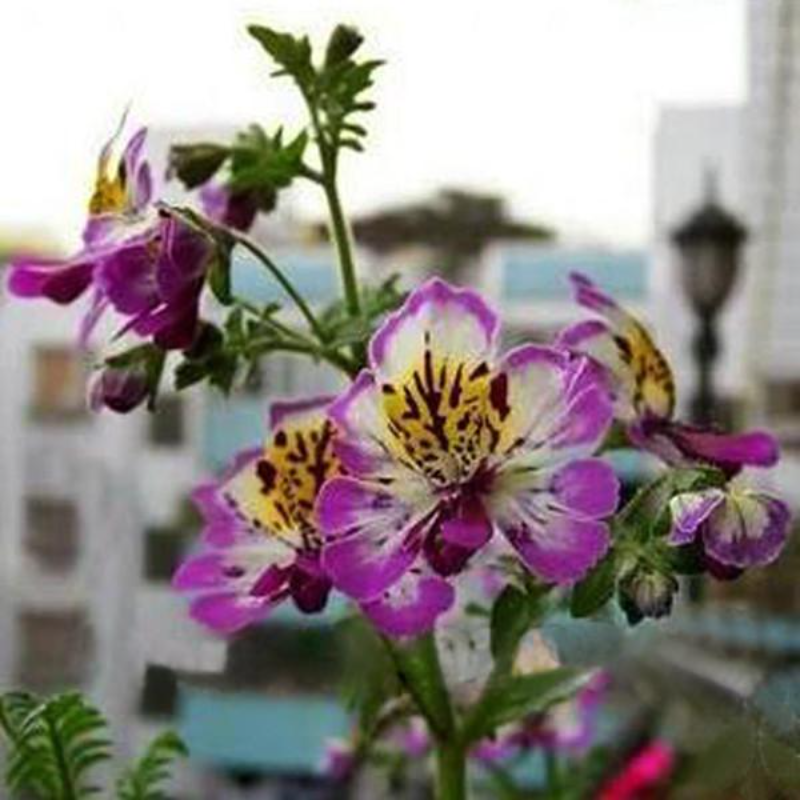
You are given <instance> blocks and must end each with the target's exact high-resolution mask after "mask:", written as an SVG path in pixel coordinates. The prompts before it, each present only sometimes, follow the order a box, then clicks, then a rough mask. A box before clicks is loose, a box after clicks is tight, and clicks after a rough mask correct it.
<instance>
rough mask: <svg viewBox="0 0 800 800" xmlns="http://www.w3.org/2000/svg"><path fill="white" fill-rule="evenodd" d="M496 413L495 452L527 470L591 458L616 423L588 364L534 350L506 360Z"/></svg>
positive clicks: (495, 388) (495, 386)
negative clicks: (570, 460) (497, 443)
mask: <svg viewBox="0 0 800 800" xmlns="http://www.w3.org/2000/svg"><path fill="white" fill-rule="evenodd" d="M492 407H493V410H494V411H495V412H496V413H497V420H498V422H497V425H498V429H499V431H500V442H499V446H498V448H497V450H498V451H499V452H500V453H503V454H504V455H506V456H507V457H508V458H509V459H510V461H511V462H512V463H514V464H518V465H525V466H528V467H532V466H542V465H546V464H548V463H558V462H561V461H565V460H567V459H569V458H574V457H578V456H582V455H590V454H591V453H592V452H593V451H594V450H595V449H596V448H597V446H598V445H599V444H600V442H601V441H602V440H603V438H604V437H605V435H606V432H607V431H608V428H609V426H610V424H611V422H612V419H613V409H612V405H611V398H610V396H609V394H608V391H607V389H606V386H605V384H604V382H603V381H602V379H601V376H600V374H599V373H598V372H597V370H596V369H595V368H594V366H593V365H592V363H591V362H590V361H589V360H588V359H586V358H582V357H581V358H573V357H570V356H568V355H565V354H564V353H562V352H560V351H557V350H554V349H552V348H548V347H539V346H536V345H525V346H523V347H519V348H517V349H515V350H512V351H511V352H510V353H508V355H507V356H506V357H505V358H504V360H503V362H502V364H501V365H500V368H499V370H498V374H497V376H496V377H495V378H494V379H493V381H492ZM503 409H505V413H504V412H503Z"/></svg>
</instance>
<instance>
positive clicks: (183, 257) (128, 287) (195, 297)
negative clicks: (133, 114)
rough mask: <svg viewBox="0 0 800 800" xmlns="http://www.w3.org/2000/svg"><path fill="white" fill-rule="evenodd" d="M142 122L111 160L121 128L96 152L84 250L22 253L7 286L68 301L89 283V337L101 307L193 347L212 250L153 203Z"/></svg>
mask: <svg viewBox="0 0 800 800" xmlns="http://www.w3.org/2000/svg"><path fill="white" fill-rule="evenodd" d="M146 133H147V132H146V129H144V128H142V129H141V130H139V131H137V133H136V134H134V136H133V137H132V138H131V140H130V142H129V143H128V145H127V146H126V147H125V149H124V151H123V154H122V156H121V158H120V159H119V162H118V163H117V164H116V167H113V166H112V161H113V159H112V154H113V150H114V147H115V143H116V139H117V136H118V135H119V132H118V133H117V134H115V136H114V137H113V138H112V139H111V141H109V142H108V143H107V144H106V145H105V147H104V148H103V150H102V153H101V155H100V160H99V165H98V174H97V178H96V182H95V189H94V193H93V195H92V198H91V201H90V203H89V219H88V222H87V224H86V227H85V230H84V235H83V247H82V248H81V250H80V251H79V252H78V253H76V254H74V255H73V256H70V257H69V258H67V259H64V260H61V261H59V260H52V259H36V258H27V257H26V258H22V259H18V260H17V261H15V262H13V263H12V264H11V270H10V275H9V280H8V287H9V290H10V291H11V293H12V294H15V295H17V296H18V297H25V298H34V297H45V298H47V299H49V300H52V301H54V302H56V303H60V304H69V303H72V302H74V301H75V300H77V299H78V298H80V297H81V296H83V295H84V294H85V293H86V292H87V291H88V290H89V289H91V290H92V292H91V294H92V297H91V299H90V302H89V307H88V310H87V312H86V314H85V315H84V318H83V321H82V323H81V334H80V338H81V341H82V342H84V343H85V342H86V341H88V338H89V336H90V334H91V332H92V331H93V330H94V328H95V327H96V325H97V323H98V321H99V320H100V318H101V317H102V316H103V314H104V313H105V312H106V311H107V310H108V309H109V308H113V309H114V310H115V311H116V312H117V313H118V314H119V315H121V316H122V317H123V318H124V324H123V327H122V330H121V331H120V332H121V333H124V332H129V331H133V332H135V333H136V334H138V335H139V336H141V337H146V338H152V340H153V342H155V343H156V344H157V345H158V346H159V347H162V348H164V349H173V348H175V349H185V348H187V347H189V346H191V344H192V342H193V341H194V338H195V336H196V334H197V330H198V317H199V303H200V294H201V292H202V289H203V285H204V282H205V277H206V273H207V271H208V269H209V267H210V265H211V260H212V256H213V252H214V248H213V245H212V243H211V241H210V239H209V238H208V237H207V236H206V235H205V234H204V233H202V232H201V231H199V230H196V229H195V228H192V227H190V226H189V225H188V224H186V223H185V222H183V221H182V220H180V219H178V218H176V217H173V216H170V215H168V214H166V213H165V212H159V211H157V209H156V208H155V206H153V205H152V204H151V202H150V201H151V197H152V182H151V177H150V167H149V165H148V164H147V162H146V161H144V160H143V156H142V153H143V148H144V143H145V138H146Z"/></svg>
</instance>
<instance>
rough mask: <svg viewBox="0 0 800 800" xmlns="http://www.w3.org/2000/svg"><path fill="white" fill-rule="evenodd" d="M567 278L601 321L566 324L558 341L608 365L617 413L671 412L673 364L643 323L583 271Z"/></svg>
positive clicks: (580, 300)
mask: <svg viewBox="0 0 800 800" xmlns="http://www.w3.org/2000/svg"><path fill="white" fill-rule="evenodd" d="M570 278H571V280H572V284H573V287H574V290H575V298H576V300H577V302H578V303H580V305H582V306H584V308H588V309H590V310H592V311H595V312H596V313H598V314H600V315H601V316H602V317H603V318H604V322H600V324H597V322H595V323H594V324H590V323H580V324H579V325H578V326H574V327H572V328H569V329H567V330H566V331H565V332H563V333H562V334H561V335H560V337H559V339H558V343H559V344H560V345H561V346H563V347H569V348H570V349H572V350H575V351H578V352H582V353H586V354H587V355H589V356H591V357H592V358H594V359H595V360H596V361H597V362H599V363H600V364H602V366H604V367H605V368H606V369H607V370H608V371H609V373H610V375H611V376H612V377H613V379H614V381H615V385H616V392H617V401H618V406H619V412H620V416H621V417H623V418H626V419H629V418H630V417H631V416H639V417H641V416H647V415H651V416H654V417H658V418H663V419H667V418H669V417H671V416H672V413H673V411H674V408H675V382H674V380H673V377H672V370H671V368H670V366H669V362H668V361H667V359H666V357H665V356H664V354H663V353H662V352H661V350H659V348H658V347H657V346H656V344H655V342H654V341H653V339H652V337H651V336H650V334H649V333H648V332H647V329H646V328H645V327H644V325H642V324H641V322H639V321H638V320H637V319H636V318H635V317H634V316H633V315H632V314H629V313H628V312H627V311H626V310H625V309H623V308H622V307H621V306H619V305H618V304H617V303H616V301H615V300H614V299H613V298H611V297H610V296H609V295H607V294H605V293H604V292H603V291H601V290H600V288H599V287H598V286H596V285H595V284H594V283H592V281H590V280H589V279H588V278H587V277H585V276H584V275H580V274H577V273H575V274H573V275H571V276H570Z"/></svg>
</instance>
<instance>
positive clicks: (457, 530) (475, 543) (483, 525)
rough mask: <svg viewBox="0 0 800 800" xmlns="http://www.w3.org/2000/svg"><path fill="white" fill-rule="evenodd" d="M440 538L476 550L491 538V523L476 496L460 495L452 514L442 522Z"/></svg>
mask: <svg viewBox="0 0 800 800" xmlns="http://www.w3.org/2000/svg"><path fill="white" fill-rule="evenodd" d="M442 538H443V539H444V540H445V541H446V542H449V543H451V544H455V545H459V546H461V547H465V548H468V549H471V550H476V549H478V548H479V547H481V546H482V545H484V544H486V542H488V541H489V539H491V538H492V523H491V520H490V519H489V517H488V516H487V514H486V509H485V508H484V507H483V503H482V502H481V501H480V500H479V499H478V498H477V497H470V496H467V497H462V498H460V499H459V501H458V502H457V504H456V507H455V508H454V509H453V510H452V516H449V517H447V518H446V519H445V520H444V521H443V522H442Z"/></svg>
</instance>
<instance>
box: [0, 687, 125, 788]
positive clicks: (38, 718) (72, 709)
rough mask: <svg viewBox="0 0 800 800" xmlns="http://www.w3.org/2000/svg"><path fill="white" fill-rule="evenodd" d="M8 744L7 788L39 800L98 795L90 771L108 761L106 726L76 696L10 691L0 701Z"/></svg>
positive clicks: (1, 717)
mask: <svg viewBox="0 0 800 800" xmlns="http://www.w3.org/2000/svg"><path fill="white" fill-rule="evenodd" d="M0 728H1V729H2V731H3V734H4V736H5V738H6V740H7V744H8V758H7V765H6V784H7V786H8V788H9V790H10V791H11V792H13V793H17V792H28V793H32V794H33V795H35V796H37V797H39V798H42V800H62V798H71V799H72V800H85V798H89V797H91V796H92V795H94V794H96V792H97V789H96V788H95V787H94V786H93V785H92V784H91V782H90V777H91V773H92V770H93V768H94V767H95V766H97V765H98V764H100V763H102V762H104V761H108V760H109V759H110V744H109V741H108V739H107V738H106V736H105V729H106V722H105V720H104V719H103V717H102V715H101V714H100V712H99V711H97V709H95V708H94V707H93V706H91V705H89V704H88V703H87V702H86V701H85V700H84V698H83V697H81V696H80V695H79V694H77V693H73V692H70V693H66V694H60V695H55V696H53V697H51V698H48V699H46V700H42V699H40V698H38V697H36V696H35V695H31V694H26V693H22V692H10V693H6V694H4V695H2V696H1V697H0Z"/></svg>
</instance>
